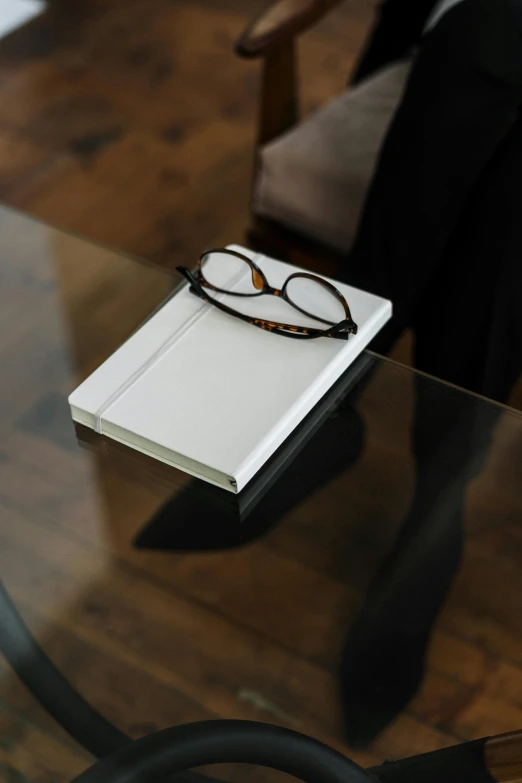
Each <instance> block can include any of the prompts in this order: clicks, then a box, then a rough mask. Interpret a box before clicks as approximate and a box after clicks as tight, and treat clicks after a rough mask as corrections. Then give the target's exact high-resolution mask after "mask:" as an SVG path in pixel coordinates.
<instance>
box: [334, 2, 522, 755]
mask: <svg viewBox="0 0 522 783" xmlns="http://www.w3.org/2000/svg"><path fill="white" fill-rule="evenodd" d="M401 3H402V6H404V2H403V0H389V2H388V3H386V4H385V7H386V11H387V14H388V15H387V16H386V15H385V14H381V19H380V22H379V25H378V27H377V30H378V34H379V36H380V37H381V39H382V37H383V36H384V27H385V26H386V25H388V31H390V29H391V30H393V27H394V24H395V23H394V24H391V22H392V21H393V17H392V16H391V15H390V14H391V10H392V7H394V8H395V9H399V10H400V8H401ZM517 3H518V6H517ZM521 5H522V4H521V2H520V0H465V2H463V3H462V4H460V5H458V6H456V7H455V8H454V9H452V10H451V11H449V12H448V13H447V14H446V16H445V17H443V19H442V20H441V21H440V22H439V24H438V25H437V26H436V28H435V29H434V30H433V31H432V32H430V33H429V34H428V35H427V36H426V37H425V38H424V39H423V40H422V42H421V44H420V49H419V52H418V55H417V57H416V60H415V63H414V65H413V70H412V73H411V77H410V79H409V82H408V85H407V87H406V90H405V94H404V97H403V100H402V102H401V105H400V107H399V109H398V111H397V113H396V116H395V118H394V121H393V123H392V125H391V127H390V130H389V132H388V135H387V138H386V140H385V143H384V147H383V150H382V154H381V158H380V162H379V164H378V167H377V170H376V174H375V177H374V180H373V183H372V185H371V188H370V191H369V194H368V198H367V203H366V206H365V209H364V212H363V216H362V220H361V224H360V227H359V231H358V236H357V238H356V242H355V245H354V248H353V251H352V253H351V256H350V258H349V260H348V263H347V265H346V268H345V274H344V277H345V279H346V280H347V281H348V282H353V283H354V284H355V285H359V286H360V287H362V288H366V289H368V290H370V291H374V292H376V293H380V294H381V295H383V296H386V297H388V298H390V299H391V300H392V301H393V303H394V310H395V315H394V319H393V323H392V324H391V325H390V326H389V328H388V329H387V330H386V331H385V332H384V333H382V334H381V335H380V336H379V338H378V339H377V340H376V341H375V343H374V346H373V347H374V348H375V349H376V350H377V351H379V352H382V353H385V352H387V350H389V348H390V346H391V344H392V343H393V341H394V340H395V339H396V337H397V336H398V334H400V332H401V331H402V330H403V329H404V328H406V327H411V328H412V329H413V331H414V336H415V365H416V367H417V368H418V369H420V370H423V371H425V372H427V373H429V374H432V375H435V376H437V377H439V378H442V379H445V380H447V381H450V382H452V383H454V384H456V385H458V386H462V387H464V388H466V389H470V390H472V391H475V392H479V393H481V394H484V395H486V396H489V397H491V398H494V399H496V400H499V401H505V400H506V399H507V397H508V395H509V392H510V389H511V388H512V386H513V384H514V382H515V381H516V379H517V377H518V374H519V372H520V369H521V366H522V220H521V212H522V115H521V108H522V39H519V38H518V37H517V36H518V35H519V33H518V30H517V27H516V22H517V18H518V17H517V15H516V14H514V16H513V17H512V20H513V25H512V26H511V27H510V26H509V25H507V27H509V28H510V29H507V27H506V24H507V20H508V19H509V13H508V12H510V11H511V10H513V9H515V7H517V8H518V9H519V10H520V7H521ZM383 8H384V6H383ZM499 9H500V11H501V13H500V15H499V16H498V15H497V14H498V11H499ZM417 10H418V9H417ZM395 21H396V20H395ZM390 25H391V27H390ZM488 25H489V29H488ZM489 32H491V36H490V35H489ZM517 41H518V44H517V45H515V43H516V42H517ZM377 43H378V41H377ZM375 44H376V41H375V40H374V41H373V42H371V43H370V45H369V47H368V48H367V50H366V54H365V55H364V57H363V61H362V63H361V67H360V73H362V74H363V75H364V74H365V73H368V70H365V69H371V67H372V63H373V64H375V63H376V62H379V61H380V58H379V52H378V50H377V49H375ZM381 54H382V52H381ZM415 386H416V415H415V420H414V427H413V448H414V453H415V458H416V468H417V470H416V474H417V475H416V483H415V489H414V493H413V498H412V502H411V506H410V509H409V512H408V514H407V516H406V519H405V520H404V525H403V529H402V532H401V534H400V536H399V538H398V540H397V542H396V545H395V547H394V548H393V551H392V552H391V553H390V555H389V556H388V557H387V558H386V560H385V562H384V563H383V564H382V567H381V569H380V571H379V573H378V575H377V576H376V578H375V580H374V582H373V585H372V587H371V589H370V591H369V593H368V596H367V598H366V601H365V603H364V606H363V607H362V609H361V612H360V613H359V615H358V617H357V618H356V620H355V622H354V623H353V625H352V627H351V629H350V631H349V633H348V637H347V640H346V645H345V648H344V651H343V655H342V661H341V671H340V674H341V682H342V693H343V700H344V707H345V716H346V724H347V734H348V738H349V739H350V740H351V741H352V742H354V743H359V744H362V745H364V744H365V743H366V742H368V741H370V740H371V739H372V738H373V737H375V736H376V734H378V733H379V731H380V730H381V729H382V728H383V727H384V726H386V725H387V724H388V723H389V722H390V721H391V720H392V719H393V717H394V716H395V715H396V714H397V713H398V712H399V711H400V710H401V709H403V707H404V706H405V704H406V703H407V702H408V700H409V698H411V696H412V695H413V693H414V692H415V691H416V689H417V687H418V686H419V684H420V682H421V679H422V674H423V669H424V662H425V655H426V650H427V647H428V643H429V639H430V635H431V630H432V628H433V624H434V622H435V620H436V618H437V615H438V613H439V610H440V607H441V605H442V603H443V601H444V599H445V597H446V595H447V592H448V589H449V587H450V585H451V583H452V580H453V576H454V574H455V572H456V570H457V569H458V567H459V565H460V561H461V556H462V549H463V543H464V536H463V519H464V508H465V495H466V488H467V484H468V483H469V481H470V480H471V479H472V478H473V477H474V476H476V475H477V473H478V472H479V471H480V470H481V468H482V465H483V461H484V457H485V456H486V455H487V452H488V448H489V444H490V438H491V433H492V430H493V428H494V426H495V423H496V421H497V419H498V416H499V415H500V409H498V408H497V407H495V406H493V405H489V404H488V403H486V402H480V401H479V400H478V399H477V400H475V402H474V400H473V398H472V397H469V396H467V395H464V394H462V393H461V392H459V391H457V390H452V389H451V388H448V387H445V386H444V385H440V384H434V383H432V382H430V381H429V380H427V379H425V378H423V377H422V376H418V377H417V378H416V383H415Z"/></svg>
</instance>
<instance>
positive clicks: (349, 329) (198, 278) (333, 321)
mask: <svg viewBox="0 0 522 783" xmlns="http://www.w3.org/2000/svg"><path fill="white" fill-rule="evenodd" d="M177 270H178V272H180V273H181V274H182V275H183V277H184V278H185V279H186V280H187V281H188V282H189V283H190V290H191V291H192V293H193V294H196V296H199V297H200V298H201V299H203V300H204V301H205V302H208V303H209V304H212V305H214V307H217V308H218V309H219V310H222V311H223V312H224V313H228V314H229V315H233V316H234V317H235V318H240V319H241V320H242V321H246V322H247V323H249V324H252V325H253V326H258V327H259V328H260V329H266V330H267V331H269V332H275V333H276V334H281V335H284V336H285V337H294V338H297V339H301V340H306V339H308V340H310V339H313V338H315V337H336V338H338V339H340V340H347V339H348V337H349V335H350V334H357V324H356V323H355V322H354V321H353V319H352V316H351V313H350V308H349V306H348V302H347V301H346V299H345V298H344V296H343V295H342V294H341V292H340V291H338V290H337V288H336V287H335V286H333V285H332V284H331V283H329V282H328V281H327V280H323V278H322V277H319V276H318V275H313V274H310V273H308V272H295V273H294V274H292V275H290V277H289V278H288V279H287V280H286V282H285V284H284V285H283V287H282V288H281V289H278V288H273V287H272V286H271V285H269V283H268V280H267V279H266V277H265V274H264V272H263V271H262V270H261V269H260V268H259V266H258V265H257V264H256V263H255V261H252V259H251V258H249V257H248V256H246V255H243V253H238V252H237V251H235V250H228V249H227V248H216V249H213V250H207V251H206V252H205V253H203V255H202V256H201V257H200V259H199V261H198V265H197V269H196V270H195V271H194V272H191V271H190V270H189V269H187V268H186V267H184V266H178V267H177ZM227 286H228V287H227ZM205 289H210V290H211V291H216V292H217V293H222V294H229V295H230V296H241V297H246V296H249V297H255V296H263V294H271V295H272V296H279V297H280V298H281V299H284V301H285V302H288V304H289V305H291V306H292V307H293V308H294V309H295V310H299V312H300V313H303V315H306V316H308V317H309V318H312V319H313V320H315V321H321V322H322V323H324V324H328V327H327V328H326V329H314V328H310V327H308V326H294V325H293V324H283V323H276V322H274V321H266V320H264V319H263V318H255V317H253V316H249V315H245V314H244V313H241V312H238V311H237V310H234V309H233V308H232V307H229V306H228V305H226V304H224V303H223V302H220V301H219V300H218V299H214V297H212V296H210V294H208V293H207V291H206V290H205ZM232 289H234V290H232Z"/></svg>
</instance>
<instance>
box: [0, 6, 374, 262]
mask: <svg viewBox="0 0 522 783" xmlns="http://www.w3.org/2000/svg"><path fill="white" fill-rule="evenodd" d="M51 5H52V6H53V9H54V10H53V11H50V12H49V13H48V14H47V15H46V17H45V18H44V19H43V20H41V21H36V22H34V23H33V24H30V25H28V26H27V27H26V28H24V29H22V30H20V31H18V32H16V33H15V34H13V35H11V37H9V38H8V39H7V40H4V41H1V42H0V201H3V202H6V203H8V204H12V205H15V206H18V207H21V208H22V209H24V210H27V211H29V212H31V213H33V214H36V215H39V216H40V217H42V218H45V219H46V220H49V221H51V222H52V223H55V224H57V225H59V226H61V227H64V228H67V229H69V230H71V231H76V232H78V233H80V234H84V235H87V236H89V237H91V238H93V239H97V240H100V241H101V242H105V243H107V244H109V245H113V246H115V247H118V248H121V249H125V250H128V251H129V252H131V253H135V254H138V255H143V256H145V257H147V258H152V259H155V260H157V261H159V262H161V263H167V264H173V263H179V262H180V261H184V262H186V261H187V260H188V259H190V258H191V257H195V255H196V254H197V253H198V252H199V251H200V250H201V247H205V246H207V245H211V244H212V243H215V242H218V241H234V240H237V241H240V240H241V239H242V238H243V235H244V229H245V226H246V219H247V212H248V198H249V182H250V173H251V163H252V145H253V139H254V132H255V117H256V106H257V98H258V87H259V64H258V63H257V62H245V61H241V60H239V59H237V58H236V57H235V56H234V54H233V45H234V40H235V39H236V37H237V36H238V34H239V33H240V31H241V30H242V28H243V27H244V26H245V25H246V23H247V22H248V20H249V19H251V18H252V16H253V15H255V14H256V13H257V12H259V10H260V9H261V8H263V7H264V6H265V5H266V3H265V2H264V0H246V1H245V2H239V0H186V1H185V2H184V1H183V0H174V1H173V0H79V1H76V2H74V3H66V2H55V3H51ZM370 5H371V3H370V2H368V0H357V2H356V1H355V0H351V1H350V2H347V3H346V4H345V6H344V7H343V8H342V9H341V10H340V11H339V12H336V13H335V14H333V15H332V16H331V17H330V18H329V19H328V20H327V21H326V22H325V23H324V24H323V25H322V27H321V28H320V29H319V30H317V32H316V31H314V32H313V34H312V35H310V36H308V37H307V40H305V42H304V44H305V45H304V47H303V55H304V56H303V77H304V80H305V83H306V95H305V97H304V104H305V106H306V107H308V108H310V107H312V106H314V105H318V104H319V103H320V102H321V101H323V100H324V99H326V98H328V97H329V96H331V95H333V94H335V93H336V92H337V91H338V90H339V89H341V88H342V87H343V85H344V84H345V82H346V79H347V74H348V73H349V70H350V67H351V64H352V60H353V56H354V52H355V51H356V50H357V47H358V45H359V44H360V41H361V39H362V36H363V33H364V28H365V24H366V23H367V19H368V12H369V7H370Z"/></svg>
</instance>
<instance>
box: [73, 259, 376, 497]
mask: <svg viewBox="0 0 522 783" xmlns="http://www.w3.org/2000/svg"><path fill="white" fill-rule="evenodd" d="M230 247H231V248H233V249H235V250H239V251H240V252H243V253H245V254H247V255H249V256H250V257H252V258H255V260H256V262H257V263H258V265H259V266H260V267H261V269H262V270H263V271H264V272H265V273H266V276H267V278H268V281H269V283H270V285H272V286H274V287H278V288H279V287H282V285H283V283H284V281H285V279H286V278H287V277H288V276H289V275H290V274H292V272H295V271H296V267H294V266H292V265H290V264H285V263H283V262H281V261H276V260H275V259H273V258H268V257H266V256H262V255H259V254H256V253H254V252H253V251H250V250H246V249H245V248H242V247H240V246H237V245H231V246H230ZM233 268H234V273H235V270H236V267H235V265H233ZM222 274H223V287H225V286H226V285H227V283H230V270H227V267H226V264H224V265H223V271H222ZM334 282H335V281H334ZM237 283H238V281H237V279H236V280H234V281H233V282H232V285H237ZM335 285H336V286H337V287H338V288H339V289H340V290H341V291H342V292H343V294H344V295H345V296H346V298H347V300H348V303H349V305H350V309H351V312H352V317H353V319H354V321H355V322H356V323H357V325H358V327H359V329H358V333H357V335H351V336H350V338H349V339H348V340H347V341H345V340H337V339H332V338H318V339H315V340H302V341H301V340H296V339H291V338H288V337H283V336H281V335H277V334H273V333H271V332H267V331H264V330H262V329H259V328H257V327H255V326H252V325H251V324H249V323H245V322H243V321H241V320H239V319H237V318H233V317H232V316H229V315H227V314H226V313H223V312H221V311H220V310H218V309H217V308H215V307H212V306H211V305H209V304H207V303H205V302H203V301H202V300H201V299H199V298H198V297H196V296H194V294H192V293H190V291H189V287H188V285H184V286H183V287H181V288H180V289H179V290H178V291H177V292H176V293H175V294H174V296H172V297H171V298H170V299H169V300H168V301H167V302H166V303H165V304H164V305H163V306H162V307H161V308H160V309H159V310H158V311H157V312H156V313H155V314H154V315H153V316H152V317H151V318H150V319H149V320H148V321H146V322H145V323H144V324H143V325H142V326H141V327H140V329H139V330H138V331H137V332H135V333H134V334H133V335H132V337H130V338H129V340H127V342H125V343H124V344H123V345H122V346H121V347H120V348H119V349H118V350H117V351H116V352H115V353H114V354H113V355H112V356H110V357H109V358H108V359H107V361H105V362H104V363H103V364H102V365H101V367H99V368H98V369H97V370H96V371H95V372H94V373H93V374H92V375H91V376H90V377H89V378H87V380H86V381H84V382H83V383H82V384H81V386H79V387H78V388H77V389H76V390H75V391H74V392H73V393H72V394H71V395H70V397H69V404H70V406H71V412H72V417H73V419H74V420H75V421H77V422H79V423H80V424H84V425H86V426H88V427H91V428H92V429H95V430H97V431H98V432H100V433H103V434H104V435H106V436H108V437H110V438H113V439H114V440H117V441H119V442H121V443H124V444H126V445H127V446H130V447H132V448H135V449H137V450H138V451H141V452H144V453H145V454H148V455H150V456H152V457H155V458H157V459H159V460H161V461H162V462H166V463H167V464H169V465H172V466H174V467H176V468H179V469H180V470H183V471H185V472H187V473H190V474H191V475H193V476H196V477H197V478H200V479H203V480H204V481H208V482H210V483H212V484H215V485H217V486H220V487H223V488H224V489H227V490H229V491H230V492H240V491H241V489H243V487H244V486H245V485H246V484H247V483H248V482H249V481H250V479H251V478H252V477H253V476H254V475H255V473H256V472H257V471H258V470H259V469H260V468H261V466H262V465H263V464H264V463H265V462H266V460H267V459H268V458H269V457H270V456H271V455H272V454H273V452H274V451H275V450H276V449H277V448H278V447H279V446H280V445H281V444H282V443H283V441H284V440H285V438H286V437H287V436H288V435H289V434H290V433H291V432H292V430H293V429H294V428H295V427H296V425H297V424H299V422H300V421H301V420H302V419H303V418H304V417H305V416H306V414H307V413H308V412H309V411H310V410H311V409H312V408H313V406H314V405H315V404H316V403H317V402H318V401H319V400H320V399H321V397H322V396H323V395H324V394H325V392H326V391H327V390H328V389H329V388H330V386H331V385H332V384H333V383H334V382H335V381H336V380H337V379H338V378H339V377H340V375H341V374H342V373H343V372H344V371H345V370H346V368H347V367H348V366H349V365H350V364H351V363H352V362H353V361H354V359H355V358H356V357H357V356H358V355H359V353H360V352H361V351H362V350H363V349H364V348H365V346H366V345H367V344H368V343H369V342H370V341H371V340H372V339H373V337H375V335H376V334H377V332H378V331H379V329H381V327H382V326H383V325H384V324H385V323H386V321H388V319H389V318H390V317H391V312H392V308H391V303H390V302H388V301H387V300H385V299H381V298H380V297H377V296H374V295H373V294H369V293H366V292H364V291H359V290H358V289H355V288H351V287H350V286H348V285H345V284H344V283H338V282H336V283H335ZM217 296H218V298H219V299H221V301H223V302H225V303H226V304H228V305H230V306H232V307H234V308H235V309H237V310H241V311H242V312H244V313H247V314H249V315H254V316H259V317H260V318H264V319H267V320H274V321H283V322H286V323H298V324H300V325H302V326H314V327H316V328H317V322H314V321H312V320H311V319H310V320H307V319H306V318H305V317H303V316H301V315H300V314H298V316H297V320H296V318H295V316H296V313H295V311H294V310H293V308H292V307H291V306H290V305H289V304H287V303H286V302H284V301H283V300H281V299H279V298H277V297H274V296H260V297H257V298H240V297H232V296H227V295H226V294H218V295H217ZM303 318H304V320H303Z"/></svg>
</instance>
